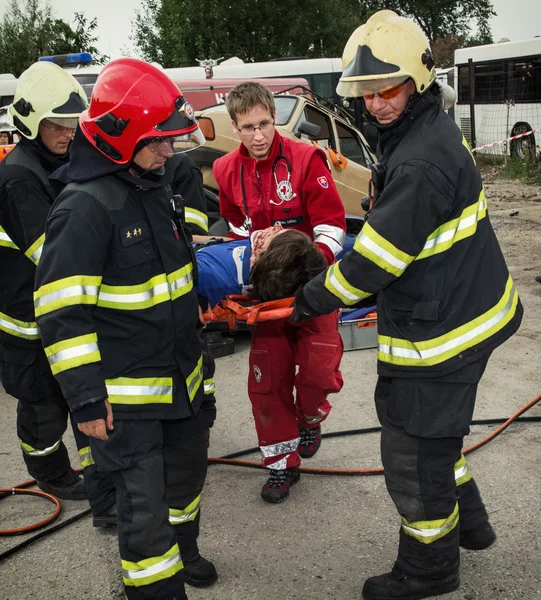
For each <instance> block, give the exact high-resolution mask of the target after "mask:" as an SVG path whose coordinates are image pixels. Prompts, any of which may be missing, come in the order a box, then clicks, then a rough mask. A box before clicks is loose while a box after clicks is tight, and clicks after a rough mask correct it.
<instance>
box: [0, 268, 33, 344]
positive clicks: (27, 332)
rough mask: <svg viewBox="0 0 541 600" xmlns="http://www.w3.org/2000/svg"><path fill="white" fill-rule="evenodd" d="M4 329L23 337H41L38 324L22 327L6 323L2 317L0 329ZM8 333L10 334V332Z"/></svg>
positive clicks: (9, 322) (10, 322)
mask: <svg viewBox="0 0 541 600" xmlns="http://www.w3.org/2000/svg"><path fill="white" fill-rule="evenodd" d="M27 264H28V263H27ZM0 314H3V313H0ZM6 316H7V315H6ZM2 328H5V329H9V330H10V331H14V332H15V333H20V334H21V335H23V336H28V337H36V338H38V337H39V329H38V326H37V324H36V326H35V327H33V326H32V327H22V326H21V325H17V324H16V323H13V322H12V321H6V319H2V317H1V316H0V329H2ZM7 333H9V331H8V332H7Z"/></svg>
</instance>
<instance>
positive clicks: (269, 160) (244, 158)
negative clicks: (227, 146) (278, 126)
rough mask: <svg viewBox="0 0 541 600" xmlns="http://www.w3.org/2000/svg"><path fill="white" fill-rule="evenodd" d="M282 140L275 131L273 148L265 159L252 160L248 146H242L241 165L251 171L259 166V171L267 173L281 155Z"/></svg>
mask: <svg viewBox="0 0 541 600" xmlns="http://www.w3.org/2000/svg"><path fill="white" fill-rule="evenodd" d="M281 140H282V136H281V135H280V134H279V133H278V131H277V130H275V131H274V139H273V140H272V146H271V149H270V152H269V153H268V155H267V156H266V157H265V158H260V159H258V160H256V159H255V158H252V157H251V156H250V155H249V154H248V150H246V146H245V145H244V144H241V145H240V160H241V163H242V164H243V165H244V166H245V167H246V168H247V169H249V170H252V169H255V167H256V165H257V170H258V171H265V170H267V169H270V168H271V167H272V165H273V163H274V161H275V160H276V158H277V157H278V156H279V155H280V142H281Z"/></svg>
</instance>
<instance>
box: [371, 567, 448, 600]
mask: <svg viewBox="0 0 541 600" xmlns="http://www.w3.org/2000/svg"><path fill="white" fill-rule="evenodd" d="M459 585H460V577H459V574H458V569H457V570H456V571H454V572H453V573H452V574H451V575H448V576H447V577H442V578H441V579H425V578H424V577H412V576H410V575H407V574H406V573H404V571H402V570H401V569H398V568H397V567H395V568H394V569H393V570H392V571H391V572H390V573H385V574H384V575H377V576H376V577H370V579H367V580H366V581H365V582H364V586H363V592H362V593H363V598H364V600H421V598H428V597H429V596H441V595H442V594H448V593H449V592H452V591H454V590H456V589H458V586H459Z"/></svg>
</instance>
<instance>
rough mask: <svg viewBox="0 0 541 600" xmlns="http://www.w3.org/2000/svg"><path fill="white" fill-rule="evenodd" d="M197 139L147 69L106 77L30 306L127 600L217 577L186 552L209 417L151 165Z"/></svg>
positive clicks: (188, 115) (157, 171)
mask: <svg viewBox="0 0 541 600" xmlns="http://www.w3.org/2000/svg"><path fill="white" fill-rule="evenodd" d="M203 140H204V138H203V136H202V134H201V132H200V130H199V127H198V125H197V122H196V121H195V118H194V112H193V108H192V107H191V105H190V104H189V103H187V102H186V101H185V99H184V97H183V96H182V93H181V92H180V91H179V89H178V88H177V87H176V86H175V85H174V84H173V83H172V82H171V81H170V80H169V79H168V77H167V76H166V75H165V74H164V73H163V72H162V71H160V70H159V69H157V68H155V67H153V66H152V65H149V64H147V63H145V62H142V61H139V60H136V59H120V60H116V61H113V62H111V63H109V64H108V65H107V66H106V67H105V68H104V69H103V71H102V72H101V74H100V76H99V77H98V80H97V82H96V85H95V87H94V90H93V93H92V98H91V102H90V106H89V108H88V110H86V111H85V112H83V113H82V115H81V117H80V119H79V128H78V129H77V132H76V134H75V139H74V141H73V147H72V152H71V160H70V162H69V163H68V164H67V165H66V166H65V167H64V168H62V169H60V170H59V171H57V173H56V177H57V178H58V179H59V180H60V181H62V182H63V183H64V184H66V187H65V188H64V191H63V192H62V193H61V195H60V196H59V197H58V199H57V202H56V203H55V205H54V206H53V209H52V210H51V213H50V214H49V218H48V222H47V230H46V241H45V244H44V248H43V254H42V259H41V261H40V264H39V268H38V271H37V277H36V291H35V294H34V300H35V310H36V317H37V321H38V324H39V326H40V328H41V332H42V335H43V340H44V346H45V352H46V354H47V356H48V359H49V364H50V366H51V369H52V371H53V373H54V375H55V376H56V378H57V380H58V382H59V384H60V386H61V387H62V390H63V393H64V396H65V397H66V399H67V401H68V403H69V406H70V409H71V411H72V413H73V416H74V419H75V421H76V422H77V423H78V426H79V428H80V429H81V431H83V432H84V433H86V434H87V435H88V436H90V439H91V448H92V454H93V457H94V461H95V462H96V464H97V465H98V467H99V469H100V470H102V471H106V472H111V473H112V476H113V479H114V482H115V486H116V490H117V510H118V532H119V546H120V556H121V560H122V570H123V577H124V585H125V589H126V595H127V597H128V599H129V600H134V599H135V600H143V599H147V598H149V599H150V598H152V599H159V600H184V599H186V593H185V590H184V582H186V583H189V584H190V585H194V586H200V587H204V586H207V585H211V584H213V583H214V582H215V581H216V579H217V574H216V570H215V568H214V566H213V565H212V563H211V562H209V561H208V560H206V559H205V558H203V557H201V555H200V554H199V550H198V546H197V537H198V534H199V518H200V501H201V491H202V488H203V484H204V481H205V476H206V469H207V446H208V437H209V425H210V424H211V423H209V418H208V414H209V413H208V412H207V411H205V410H200V409H201V407H202V405H203V404H204V376H203V358H202V353H201V346H200V343H199V339H198V329H199V327H200V319H199V310H198V298H197V294H196V292H195V290H194V279H195V277H196V269H195V266H194V262H195V261H194V260H193V253H192V250H191V246H190V245H189V244H188V243H187V241H186V236H185V232H184V226H183V222H182V218H181V217H180V216H179V212H178V211H175V206H174V198H173V195H172V192H171V188H170V186H169V180H168V176H167V172H166V170H165V168H164V164H165V161H166V160H167V159H168V158H170V157H171V156H173V154H175V153H178V152H186V151H187V150H190V149H191V148H195V147H197V146H198V145H200V144H201V143H202V142H203Z"/></svg>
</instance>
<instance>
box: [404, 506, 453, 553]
mask: <svg viewBox="0 0 541 600" xmlns="http://www.w3.org/2000/svg"><path fill="white" fill-rule="evenodd" d="M457 524H458V502H457V503H456V504H455V508H454V510H453V512H452V513H451V514H450V515H449V516H448V517H447V518H446V519H437V520H435V521H417V522H416V523H408V521H406V519H402V529H403V531H404V533H405V534H406V535H409V536H411V537H412V538H415V539H416V540H418V541H419V542H421V543H423V544H431V543H432V542H435V541H436V540H439V539H440V538H442V537H443V536H445V535H447V534H448V533H449V532H450V531H452V530H453V529H454V528H455V527H456V526H457Z"/></svg>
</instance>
